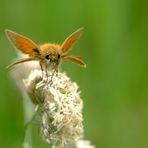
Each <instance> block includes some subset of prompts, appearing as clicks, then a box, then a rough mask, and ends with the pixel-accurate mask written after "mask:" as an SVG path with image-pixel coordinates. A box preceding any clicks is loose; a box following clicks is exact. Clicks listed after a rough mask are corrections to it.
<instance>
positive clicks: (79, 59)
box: [62, 55, 86, 67]
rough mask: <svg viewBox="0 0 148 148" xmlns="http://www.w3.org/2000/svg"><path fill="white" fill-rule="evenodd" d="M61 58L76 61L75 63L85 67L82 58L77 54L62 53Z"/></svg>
mask: <svg viewBox="0 0 148 148" xmlns="http://www.w3.org/2000/svg"><path fill="white" fill-rule="evenodd" d="M62 59H63V60H66V61H71V62H73V63H76V64H79V65H80V66H82V67H86V64H85V63H84V62H83V60H82V59H81V57H79V56H73V55H64V56H63V57H62Z"/></svg>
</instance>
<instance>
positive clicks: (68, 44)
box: [62, 28, 83, 53]
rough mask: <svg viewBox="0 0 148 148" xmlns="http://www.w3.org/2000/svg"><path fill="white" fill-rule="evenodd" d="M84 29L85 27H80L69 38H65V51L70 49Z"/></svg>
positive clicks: (63, 49) (63, 46) (63, 45)
mask: <svg viewBox="0 0 148 148" xmlns="http://www.w3.org/2000/svg"><path fill="white" fill-rule="evenodd" d="M82 31H83V28H79V29H78V30H77V31H75V32H74V33H72V34H71V35H70V36H69V37H68V38H66V39H65V41H64V42H63V44H62V51H63V53H64V52H67V51H69V49H70V48H71V47H72V45H73V43H74V42H75V41H76V40H77V39H78V38H79V37H80V35H81V33H82Z"/></svg>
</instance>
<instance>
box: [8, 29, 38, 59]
mask: <svg viewBox="0 0 148 148" xmlns="http://www.w3.org/2000/svg"><path fill="white" fill-rule="evenodd" d="M5 32H6V35H7V37H8V39H9V40H10V42H11V43H12V45H13V46H14V47H15V48H17V49H19V50H20V51H21V52H23V53H25V54H28V55H30V56H32V57H34V56H37V55H39V54H40V50H39V47H38V46H37V45H36V44H35V43H34V42H33V41H32V40H30V39H29V38H27V37H25V36H22V35H20V34H18V33H16V32H13V31H11V30H8V29H6V30H5Z"/></svg>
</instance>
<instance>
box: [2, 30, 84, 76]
mask: <svg viewBox="0 0 148 148" xmlns="http://www.w3.org/2000/svg"><path fill="white" fill-rule="evenodd" d="M82 31H83V28H79V29H78V30H76V31H75V32H74V33H72V34H71V35H70V36H68V37H67V38H66V39H65V40H64V42H63V43H62V44H51V43H45V44H42V45H40V46H39V45H37V44H36V43H34V42H33V41H32V40H30V39H29V38H27V37H25V36H22V35H20V34H18V33H15V32H13V31H11V30H8V29H6V30H5V32H6V35H7V37H8V39H9V40H10V41H11V42H12V44H13V45H14V47H15V48H17V49H18V50H20V51H21V52H22V53H24V54H27V55H29V57H28V58H25V59H21V60H19V61H16V62H15V63H12V64H11V65H9V66H8V68H9V67H12V66H14V65H16V64H20V63H24V62H28V61H33V60H37V61H39V64H40V67H41V70H42V72H43V71H45V72H46V74H47V70H55V71H56V72H58V67H59V64H60V61H61V59H63V60H67V61H72V62H74V63H77V64H79V65H80V66H82V67H86V64H85V63H84V62H83V61H82V59H81V57H80V56H73V55H67V54H66V53H67V52H68V51H70V49H71V47H72V45H73V43H74V42H75V41H76V40H77V39H78V38H79V37H80V35H81V33H82Z"/></svg>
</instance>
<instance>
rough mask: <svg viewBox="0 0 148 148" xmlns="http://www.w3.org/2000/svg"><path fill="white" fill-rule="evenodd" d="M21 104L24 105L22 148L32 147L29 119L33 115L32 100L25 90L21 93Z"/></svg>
mask: <svg viewBox="0 0 148 148" xmlns="http://www.w3.org/2000/svg"><path fill="white" fill-rule="evenodd" d="M23 106H24V124H25V128H24V142H23V148H33V146H32V126H31V121H32V118H33V116H34V115H33V113H34V106H33V104H32V102H31V101H30V98H29V97H28V95H27V94H26V93H25V92H24V94H23ZM30 119H31V120H30ZM28 121H29V122H28Z"/></svg>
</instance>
